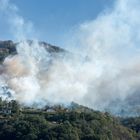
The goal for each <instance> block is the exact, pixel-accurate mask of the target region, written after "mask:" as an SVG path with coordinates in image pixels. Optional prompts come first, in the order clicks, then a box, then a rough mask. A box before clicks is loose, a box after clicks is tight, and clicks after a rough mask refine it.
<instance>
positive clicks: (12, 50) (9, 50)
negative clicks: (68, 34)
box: [0, 40, 66, 62]
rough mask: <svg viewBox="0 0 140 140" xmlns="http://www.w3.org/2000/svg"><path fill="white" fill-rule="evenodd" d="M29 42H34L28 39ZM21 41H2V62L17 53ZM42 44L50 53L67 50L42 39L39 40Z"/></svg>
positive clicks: (0, 55) (0, 50) (0, 59)
mask: <svg viewBox="0 0 140 140" xmlns="http://www.w3.org/2000/svg"><path fill="white" fill-rule="evenodd" d="M27 43H29V45H31V44H32V43H33V41H32V40H27ZM18 44H19V42H17V43H15V42H13V41H11V40H7V41H0V62H2V61H3V60H4V58H6V57H7V56H8V55H15V54H16V53H17V50H16V46H18ZM38 44H39V45H40V46H43V47H44V48H45V49H46V51H47V52H49V53H59V52H66V51H65V50H64V49H62V48H60V47H57V46H54V45H51V44H48V43H46V42H43V41H40V42H38Z"/></svg>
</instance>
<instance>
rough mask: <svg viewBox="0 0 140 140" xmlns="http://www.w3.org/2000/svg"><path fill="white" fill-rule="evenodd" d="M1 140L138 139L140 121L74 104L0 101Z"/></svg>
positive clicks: (139, 137)
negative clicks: (30, 104) (33, 104)
mask: <svg viewBox="0 0 140 140" xmlns="http://www.w3.org/2000/svg"><path fill="white" fill-rule="evenodd" d="M0 139H1V140H5V139H6V140H9V139H11V140H18V139H19V140H138V139H140V118H138V117H137V118H128V119H124V118H115V117H113V116H111V115H110V114H109V113H106V112H105V113H102V112H99V111H94V110H92V109H89V108H87V107H84V106H80V105H78V104H75V103H72V104H71V106H69V107H64V106H60V105H56V106H45V107H44V108H42V109H35V108H31V107H25V106H21V105H19V104H18V103H17V102H16V101H15V100H11V101H7V100H2V99H0Z"/></svg>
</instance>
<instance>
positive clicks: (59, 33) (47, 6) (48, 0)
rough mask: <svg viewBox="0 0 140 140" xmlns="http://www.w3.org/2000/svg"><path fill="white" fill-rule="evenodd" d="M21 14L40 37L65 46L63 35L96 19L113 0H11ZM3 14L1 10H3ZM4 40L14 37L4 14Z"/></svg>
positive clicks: (0, 22)
mask: <svg viewBox="0 0 140 140" xmlns="http://www.w3.org/2000/svg"><path fill="white" fill-rule="evenodd" d="M10 2H11V3H13V4H14V5H16V6H17V7H18V9H19V10H18V14H19V15H21V16H22V17H23V18H24V19H25V20H27V21H30V22H32V24H33V26H34V28H35V31H36V32H35V33H36V34H37V36H38V38H39V40H43V41H47V42H49V43H51V44H55V45H58V46H61V45H62V46H63V43H62V42H64V41H63V39H64V38H65V37H66V36H67V34H69V33H70V32H71V31H72V30H73V29H74V28H76V27H78V26H79V25H80V24H82V23H84V22H86V21H90V20H94V19H95V18H96V17H97V16H98V15H99V14H100V13H101V12H102V11H104V10H105V9H108V8H110V7H111V6H112V3H113V0H41V1H39V0H10ZM0 15H1V13H0ZM0 18H1V19H0V31H1V35H0V40H5V39H13V37H12V34H11V33H10V31H9V28H8V27H7V26H8V24H7V23H6V20H5V19H3V18H2V16H0Z"/></svg>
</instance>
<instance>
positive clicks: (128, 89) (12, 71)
mask: <svg viewBox="0 0 140 140" xmlns="http://www.w3.org/2000/svg"><path fill="white" fill-rule="evenodd" d="M0 2H2V3H3V6H0V7H1V8H0V9H1V11H3V12H4V11H5V10H6V9H7V8H8V9H9V10H10V11H12V12H10V13H14V17H15V18H13V19H12V21H11V19H10V22H12V23H14V24H11V25H12V28H13V27H14V28H15V27H17V28H16V30H17V31H18V32H17V33H18V35H17V36H18V38H17V39H19V37H20V39H26V38H27V36H26V33H24V28H23V26H21V24H20V22H16V19H18V18H19V19H22V21H24V19H23V18H22V17H20V16H19V15H18V14H17V10H15V8H14V7H15V6H13V5H11V4H10V2H9V1H7V0H5V1H4V0H3V1H0ZM0 5H2V4H0ZM139 9H140V2H139V0H133V1H131V0H117V1H116V2H115V3H114V6H113V7H112V9H108V10H106V11H104V12H103V13H102V14H100V15H99V16H98V17H97V18H96V20H93V21H89V22H86V23H83V24H82V25H81V26H80V27H79V28H78V29H77V31H74V38H75V40H73V42H74V43H75V44H76V45H78V46H80V47H79V48H74V47H73V46H71V44H69V45H70V47H69V48H71V50H72V53H71V54H68V56H67V54H66V55H65V56H64V57H57V58H53V57H52V56H51V55H50V54H49V53H48V52H46V51H45V49H44V48H43V47H42V46H40V45H39V44H38V43H37V41H34V43H33V44H29V43H28V42H26V41H22V42H21V43H19V45H18V46H17V51H18V55H15V56H13V57H8V58H6V59H5V61H4V63H3V65H2V66H1V77H0V82H1V85H6V86H8V87H9V88H10V91H11V93H12V95H13V97H14V98H15V99H17V100H18V101H19V102H21V103H23V104H27V105H33V104H35V103H37V104H40V105H42V106H43V105H44V104H45V103H51V104H65V105H67V104H69V103H71V102H72V101H74V102H77V103H79V104H82V105H86V106H89V107H92V108H93V109H98V110H103V111H105V110H107V111H111V112H112V113H114V114H122V113H124V114H125V115H137V113H138V112H136V110H137V109H138V108H139V106H140V103H139V99H140V88H139V87H140V62H139V59H140V55H139V53H140V47H139V44H140V20H139V17H140V10H139ZM10 13H8V15H9V18H10V17H11V16H12V15H11V14H10ZM6 14H7V12H6ZM22 23H24V24H22V25H24V27H26V28H27V29H28V27H29V26H28V24H27V25H26V24H25V22H22ZM15 25H16V26H15ZM18 25H19V26H18ZM15 35H16V34H15ZM20 35H21V36H20ZM77 42H78V43H77ZM72 48H73V49H72ZM129 112H131V113H129ZM122 115H123V114H122Z"/></svg>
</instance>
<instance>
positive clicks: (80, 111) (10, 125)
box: [0, 41, 140, 140]
mask: <svg viewBox="0 0 140 140" xmlns="http://www.w3.org/2000/svg"><path fill="white" fill-rule="evenodd" d="M28 43H29V44H32V43H33V42H32V41H28ZM16 46H18V43H14V42H12V41H0V62H1V63H2V62H3V61H4V59H5V58H6V57H7V56H9V55H15V54H17V50H16ZM39 46H42V47H44V48H45V49H46V51H47V52H49V53H50V54H59V53H61V52H65V50H63V49H61V48H59V47H56V46H53V45H50V44H48V43H45V42H39ZM2 88H4V89H5V88H6V89H7V88H8V87H2ZM6 91H8V90H6ZM5 94H7V96H6V98H8V97H10V96H11V95H10V92H5ZM115 105H116V104H115ZM0 139H1V140H9V139H11V140H16V139H17V140H18V139H20V140H139V139H140V118H139V117H134V118H120V117H116V116H112V115H110V114H109V113H107V112H99V111H95V110H93V109H90V108H88V107H85V106H82V105H79V104H76V103H74V102H73V103H71V105H69V106H61V105H54V106H50V105H46V106H45V107H43V108H35V107H29V106H23V105H20V104H19V103H18V102H17V101H15V100H11V101H8V100H7V99H6V100H3V99H2V98H0Z"/></svg>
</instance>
